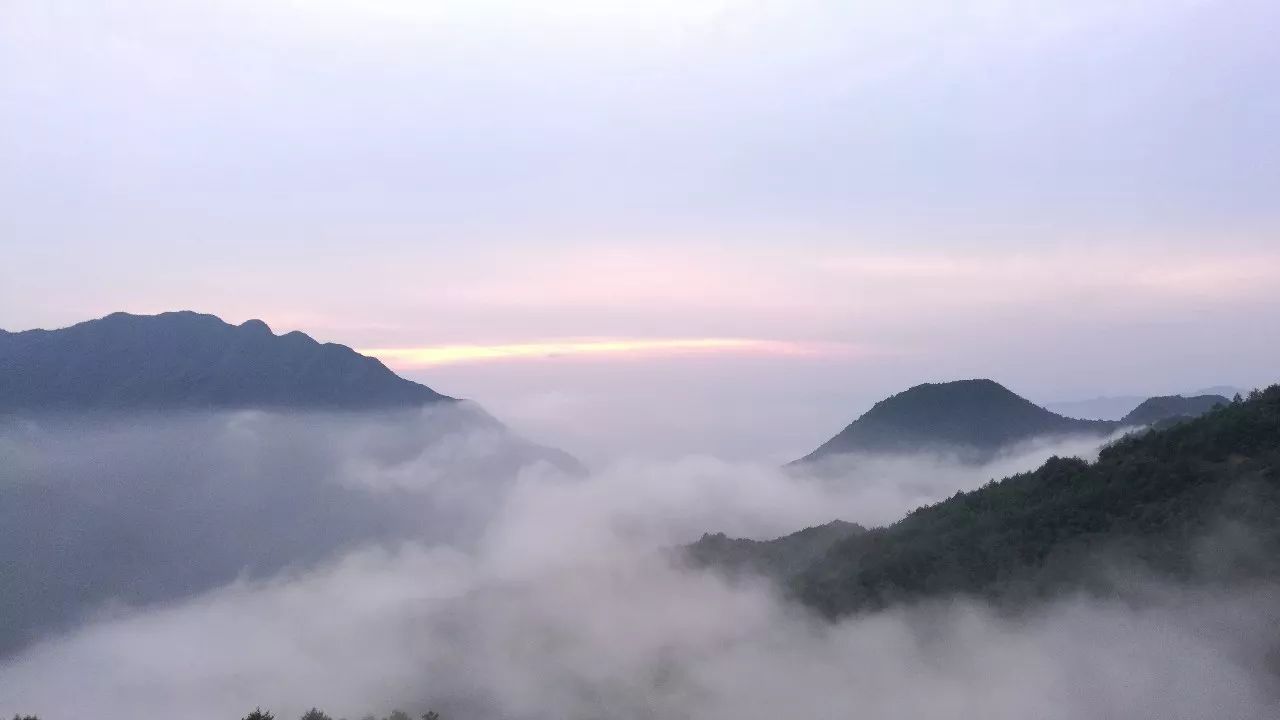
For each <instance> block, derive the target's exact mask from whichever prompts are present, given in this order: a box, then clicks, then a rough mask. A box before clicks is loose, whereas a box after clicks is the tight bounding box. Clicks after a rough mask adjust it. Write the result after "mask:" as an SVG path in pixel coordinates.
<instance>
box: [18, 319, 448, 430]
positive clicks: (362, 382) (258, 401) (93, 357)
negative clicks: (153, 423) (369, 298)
mask: <svg viewBox="0 0 1280 720" xmlns="http://www.w3.org/2000/svg"><path fill="white" fill-rule="evenodd" d="M454 401H456V398H452V397H449V396H447V395H444V394H441V393H439V392H436V391H435V390H433V389H431V388H429V387H427V386H425V385H422V384H419V383H416V382H413V381H411V380H407V379H405V378H401V377H400V376H398V375H396V374H395V373H394V372H392V371H391V370H390V369H389V368H387V367H386V366H385V365H384V364H382V362H381V361H379V360H377V359H376V358H371V357H367V356H365V355H361V354H360V353H357V352H356V351H355V350H353V349H351V348H350V347H347V346H346V345H340V344H337V343H321V342H318V341H316V340H315V339H313V338H312V337H310V336H309V335H307V334H305V333H302V332H300V331H296V330H294V331H291V332H288V333H284V334H282V335H276V334H275V333H274V332H273V331H272V330H271V328H270V327H269V326H268V325H267V324H266V323H265V322H263V321H262V320H258V319H252V320H247V321H245V322H243V323H241V324H240V325H233V324H231V323H227V322H225V321H223V320H222V319H221V318H219V317H217V316H215V315H211V314H206V313H197V312H194V311H190V310H181V311H173V312H165V313H159V314H156V315H135V314H131V313H125V312H116V313H111V314H109V315H106V316H104V317H101V318H97V319H93V320H86V321H83V322H80V323H76V324H74V325H70V326H68V327H65V328H58V329H54V330H45V329H34V330H24V331H21V332H8V331H5V332H3V333H0V412H6V411H8V412H21V411H39V412H48V411H59V410H62V411H102V410H135V409H186V408H222V409H226V408H264V409H279V408H285V409H293V408H316V409H334V410H345V409H351V410H367V409H375V408H404V407H416V406H425V405H430V404H432V403H437V402H454Z"/></svg>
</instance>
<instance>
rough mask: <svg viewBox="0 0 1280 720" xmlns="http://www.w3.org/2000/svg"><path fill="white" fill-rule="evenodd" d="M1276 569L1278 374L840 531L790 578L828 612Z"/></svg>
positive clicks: (1279, 563)
mask: <svg viewBox="0 0 1280 720" xmlns="http://www.w3.org/2000/svg"><path fill="white" fill-rule="evenodd" d="M1138 568H1140V569H1141V572H1143V573H1152V574H1154V575H1157V576H1160V577H1165V578H1173V579H1177V580H1179V581H1183V582H1221V581H1233V582H1235V581H1248V580H1250V579H1257V578H1263V577H1269V578H1274V577H1278V576H1280V386H1272V387H1270V388H1268V389H1267V390H1265V391H1254V392H1253V393H1252V394H1250V396H1249V398H1248V399H1246V400H1242V401H1239V402H1234V403H1231V404H1230V405H1227V406H1225V407H1220V408H1218V409H1217V410H1214V411H1213V412H1211V413H1209V414H1207V415H1204V416H1202V417H1200V418H1197V419H1194V420H1188V421H1186V422H1181V423H1178V424H1176V425H1173V426H1171V427H1165V428H1162V429H1159V430H1156V431H1152V432H1146V433H1142V434H1138V435H1133V436H1129V437H1127V438H1125V439H1123V440H1121V441H1119V442H1117V443H1115V444H1114V445H1111V446H1109V447H1107V448H1105V449H1103V451H1102V452H1101V454H1100V456H1099V459H1098V461H1097V462H1096V463H1092V464H1090V463H1087V462H1085V461H1083V460H1080V459H1076V458H1056V457H1055V458H1052V459H1050V460H1049V461H1048V462H1046V463H1045V464H1044V465H1043V466H1042V467H1040V468H1039V469H1037V470H1035V471H1032V472H1028V473H1023V474H1020V475H1015V476H1013V477H1009V478H1006V479H1004V480H1000V481H993V482H990V483H988V484H987V485H985V486H983V487H982V488H979V489H977V490H974V491H971V492H961V493H957V494H956V495H955V496H953V497H951V498H949V499H947V500H944V501H942V502H939V503H937V504H935V505H930V506H926V507H922V508H919V509H917V510H915V511H914V512H912V513H911V514H909V515H908V516H907V517H905V518H904V519H902V520H901V521H899V522H897V523H895V524H893V525H890V526H888V527H884V528H876V529H873V530H870V531H868V532H865V533H860V534H857V535H854V536H851V537H848V538H845V539H843V540H840V541H838V542H836V543H834V544H833V545H832V547H831V548H830V549H829V550H828V551H827V552H826V553H825V554H823V555H822V557H821V558H820V559H818V560H817V561H815V562H814V563H812V564H811V565H810V566H809V567H807V568H806V569H804V570H803V571H801V572H799V573H796V574H795V575H794V576H793V577H792V579H791V588H792V589H793V591H794V592H795V594H796V595H797V596H798V597H799V598H800V599H801V600H803V601H804V602H805V603H807V604H808V605H810V606H812V607H814V608H816V609H818V610H820V611H821V612H823V613H824V614H826V615H828V616H832V617H835V616H839V615H843V614H846V613H850V612H856V611H861V610H873V609H877V608H883V607H885V606H888V605H890V604H893V603H896V602H903V601H913V600H919V599H924V598H930V597H940V596H949V595H957V594H960V595H971V596H977V597H981V598H984V599H989V600H995V601H999V602H1017V601H1021V600H1025V599H1028V598H1034V597H1045V596H1049V595H1051V594H1055V593H1058V592H1061V591H1063V590H1066V589H1086V590H1097V591H1104V592H1105V591H1110V590H1116V589H1118V588H1119V586H1120V585H1121V584H1122V583H1124V582H1128V581H1129V580H1131V579H1132V575H1133V572H1134V571H1135V570H1136V569H1138Z"/></svg>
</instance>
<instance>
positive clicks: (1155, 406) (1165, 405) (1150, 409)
mask: <svg viewBox="0 0 1280 720" xmlns="http://www.w3.org/2000/svg"><path fill="white" fill-rule="evenodd" d="M1230 403H1231V401H1230V400H1228V399H1227V398H1225V397H1222V396H1221V395H1196V396H1193V397H1183V396H1181V395H1164V396H1160V397H1153V398H1147V399H1146V400H1143V401H1142V404H1141V405H1138V407H1136V408H1134V409H1133V410H1131V411H1130V412H1129V414H1127V415H1125V416H1124V418H1122V419H1121V420H1120V423H1121V424H1122V425H1155V424H1156V423H1160V422H1166V421H1169V420H1177V419H1182V418H1193V417H1199V416H1201V415H1203V414H1205V413H1207V412H1209V411H1210V410H1212V409H1214V408H1215V407H1217V406H1219V405H1228V404H1230Z"/></svg>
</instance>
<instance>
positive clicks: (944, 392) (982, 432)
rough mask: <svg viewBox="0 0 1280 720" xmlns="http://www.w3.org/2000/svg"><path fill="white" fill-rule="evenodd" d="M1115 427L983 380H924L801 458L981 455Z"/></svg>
mask: <svg viewBox="0 0 1280 720" xmlns="http://www.w3.org/2000/svg"><path fill="white" fill-rule="evenodd" d="M1115 427H1116V425H1115V423H1110V422H1103V421H1096V420H1076V419H1073V418H1068V417H1063V416H1061V415H1058V414H1056V413H1053V412H1050V411H1048V410H1046V409H1044V408H1042V407H1040V406H1038V405H1036V404H1035V403H1033V402H1031V401H1030V400H1027V399H1026V398H1023V397H1022V396H1020V395H1018V394H1017V393H1015V392H1013V391H1012V390H1009V389H1008V388H1006V387H1005V386H1003V385H1001V384H1000V383H998V382H995V381H994V380H990V379H988V378H974V379H968V380H955V381H951V382H942V383H924V384H921V385H916V386H914V387H911V388H909V389H907V390H904V391H902V392H900V393H897V394H896V395H893V396H890V397H888V398H885V399H884V400H881V401H880V402H878V403H876V404H875V405H874V406H872V408H871V409H870V410H868V411H867V412H866V413H865V414H863V415H862V416H861V417H859V418H858V419H857V420H855V421H853V422H852V423H851V424H850V425H849V426H848V427H846V428H845V429H844V430H842V431H841V432H840V433H839V434H837V435H836V436H835V437H833V438H831V439H830V440H828V441H827V442H826V443H824V444H823V445H822V446H820V447H819V448H818V449H817V450H814V451H813V452H812V453H810V454H809V455H807V456H806V457H804V458H802V460H801V461H802V462H805V461H812V460H817V459H819V458H822V457H826V456H831V455H842V454H847V453H858V452H864V453H903V452H915V451H920V450H929V449H949V450H958V451H961V452H962V453H966V454H974V455H977V456H979V457H982V456H986V455H989V454H991V453H993V452H997V451H999V450H1000V449H1002V448H1004V447H1007V446H1009V445H1012V444H1014V443H1017V442H1020V441H1023V440H1029V439H1031V438H1033V437H1037V436H1041V435H1065V434H1072V433H1091V434H1099V435H1101V434H1105V433H1107V432H1110V431H1111V430H1113V429H1114V428H1115Z"/></svg>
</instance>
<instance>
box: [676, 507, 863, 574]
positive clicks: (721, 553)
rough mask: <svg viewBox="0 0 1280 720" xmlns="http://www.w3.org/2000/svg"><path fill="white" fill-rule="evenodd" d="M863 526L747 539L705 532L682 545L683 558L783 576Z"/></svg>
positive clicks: (836, 524) (838, 523)
mask: <svg viewBox="0 0 1280 720" xmlns="http://www.w3.org/2000/svg"><path fill="white" fill-rule="evenodd" d="M866 531H867V530H866V528H864V527H862V526H861V525H856V524H854V523H851V522H845V521H843V520H833V521H831V522H829V523H827V524H826V525H818V526H815V527H810V528H805V529H804V530H801V531H799V532H795V533H792V534H790V535H787V536H785V537H780V538H777V539H774V540H747V539H744V538H731V537H727V536H726V535H725V534H724V533H714V534H713V533H707V534H705V535H703V536H702V538H701V539H700V540H698V541H697V542H696V543H693V544H691V545H687V546H685V547H684V548H683V550H684V554H685V558H686V559H687V560H688V561H690V562H691V563H692V564H694V565H695V566H699V567H715V568H718V569H720V570H725V571H728V572H729V573H731V574H733V573H740V572H753V573H758V574H761V575H766V576H769V577H773V578H778V579H785V578H787V577H790V576H792V575H794V574H795V573H797V572H800V571H801V570H804V569H805V568H807V567H808V566H809V565H811V564H812V563H813V562H814V561H816V560H818V559H819V558H821V557H822V556H823V555H824V554H825V553H826V552H827V551H828V550H830V549H831V546H832V545H835V544H836V543H838V542H840V541H841V540H844V539H845V538H848V537H853V536H855V535H859V534H861V533H864V532H866Z"/></svg>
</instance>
